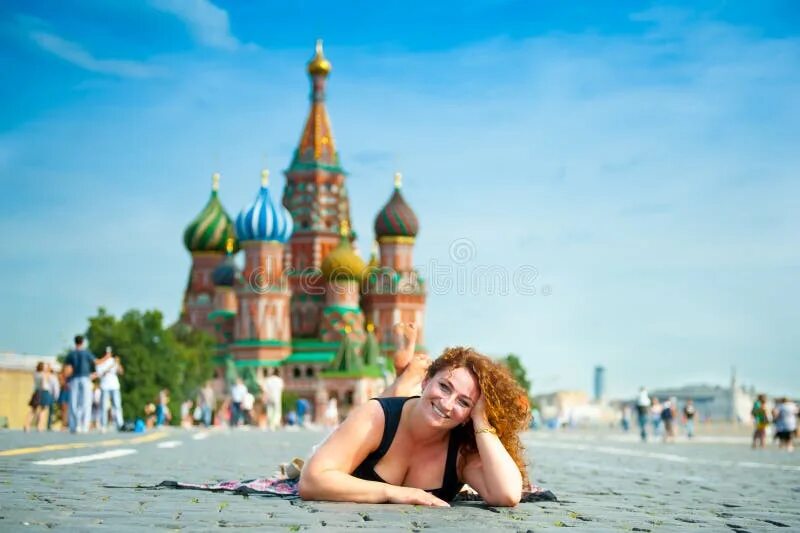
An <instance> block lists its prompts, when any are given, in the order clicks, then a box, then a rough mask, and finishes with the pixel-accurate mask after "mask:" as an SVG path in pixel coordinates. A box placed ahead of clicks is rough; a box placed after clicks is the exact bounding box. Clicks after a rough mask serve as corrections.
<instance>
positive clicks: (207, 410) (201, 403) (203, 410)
mask: <svg viewBox="0 0 800 533" xmlns="http://www.w3.org/2000/svg"><path fill="white" fill-rule="evenodd" d="M215 405H216V401H215V398H214V389H213V387H211V381H210V380H209V381H206V384H205V385H203V388H202V389H200V392H198V393H197V407H198V408H199V409H200V420H202V421H203V425H204V426H205V427H210V426H211V414H212V413H213V410H214V406H215Z"/></svg>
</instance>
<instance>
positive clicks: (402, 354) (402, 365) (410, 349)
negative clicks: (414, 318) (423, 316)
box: [392, 322, 418, 376]
mask: <svg viewBox="0 0 800 533" xmlns="http://www.w3.org/2000/svg"><path fill="white" fill-rule="evenodd" d="M392 331H393V332H394V338H395V342H396V347H395V352H394V357H393V359H394V369H395V371H396V372H397V375H398V376H399V375H400V374H402V373H403V371H404V370H405V369H406V367H407V366H408V363H410V362H411V358H412V357H414V349H415V348H416V346H417V333H418V331H417V326H416V324H414V323H413V322H398V323H397V324H395V325H394V326H393V327H392Z"/></svg>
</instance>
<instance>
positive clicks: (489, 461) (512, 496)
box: [462, 396, 522, 507]
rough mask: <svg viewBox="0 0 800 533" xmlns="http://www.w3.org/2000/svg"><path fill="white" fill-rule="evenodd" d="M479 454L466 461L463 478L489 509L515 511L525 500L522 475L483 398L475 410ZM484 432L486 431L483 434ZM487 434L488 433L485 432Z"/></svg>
mask: <svg viewBox="0 0 800 533" xmlns="http://www.w3.org/2000/svg"><path fill="white" fill-rule="evenodd" d="M472 424H473V426H474V427H475V441H476V443H477V444H478V453H477V454H474V455H472V456H470V457H467V459H466V463H465V465H464V468H463V470H462V478H463V479H464V481H466V482H467V483H469V484H470V486H471V487H472V488H474V489H475V490H476V491H478V494H480V495H481V497H482V498H483V499H484V501H485V502H486V503H488V504H489V505H496V506H500V507H513V506H515V505H517V504H518V503H519V500H520V498H521V497H522V474H521V473H520V471H519V468H517V464H516V463H515V462H514V459H512V458H511V455H509V453H508V451H507V450H506V448H505V446H503V443H502V442H500V439H499V438H498V437H497V435H496V434H495V433H494V432H493V430H494V428H492V426H491V425H490V424H489V420H488V418H487V417H486V408H485V403H484V400H483V396H481V397H480V399H479V400H478V402H477V403H476V404H475V407H473V408H472ZM482 430H484V431H482ZM485 430H488V431H485Z"/></svg>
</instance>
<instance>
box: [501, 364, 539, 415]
mask: <svg viewBox="0 0 800 533" xmlns="http://www.w3.org/2000/svg"><path fill="white" fill-rule="evenodd" d="M500 362H501V363H503V364H504V365H506V367H508V369H509V370H510V371H511V375H512V376H514V379H515V380H516V381H517V383H519V385H520V387H522V388H523V389H525V392H526V393H527V394H528V401H529V402H530V404H531V407H533V406H534V401H533V398H532V397H531V382H530V380H529V379H528V374H527V372H526V371H525V367H524V366H523V365H522V361H520V359H519V357H517V356H516V355H514V354H513V353H510V354H508V355H507V356H505V357H503V358H501V359H500Z"/></svg>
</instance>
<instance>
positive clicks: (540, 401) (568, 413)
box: [533, 390, 619, 427]
mask: <svg viewBox="0 0 800 533" xmlns="http://www.w3.org/2000/svg"><path fill="white" fill-rule="evenodd" d="M533 399H534V402H535V403H536V405H538V406H539V412H540V413H541V415H542V420H543V421H544V423H545V424H547V425H549V426H551V427H552V426H564V425H567V426H577V425H597V424H607V423H612V422H614V421H615V420H616V419H617V418H618V417H619V415H618V412H617V411H615V410H613V409H611V408H610V407H608V406H606V405H602V404H600V403H597V402H592V401H590V400H589V395H588V394H586V392H585V391H582V390H561V391H555V392H551V393H549V394H540V395H538V396H534V398H533Z"/></svg>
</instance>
